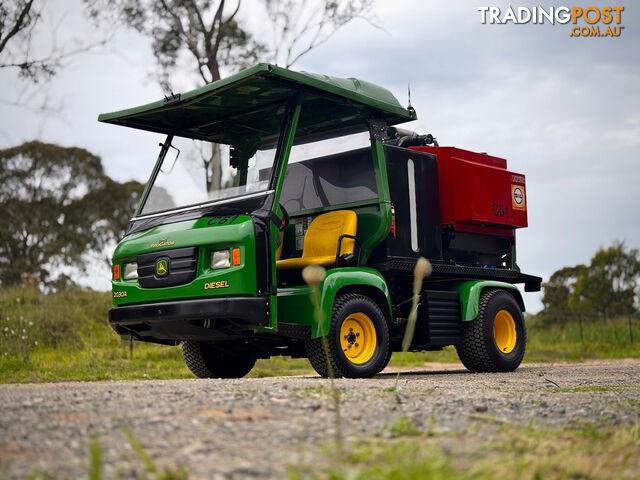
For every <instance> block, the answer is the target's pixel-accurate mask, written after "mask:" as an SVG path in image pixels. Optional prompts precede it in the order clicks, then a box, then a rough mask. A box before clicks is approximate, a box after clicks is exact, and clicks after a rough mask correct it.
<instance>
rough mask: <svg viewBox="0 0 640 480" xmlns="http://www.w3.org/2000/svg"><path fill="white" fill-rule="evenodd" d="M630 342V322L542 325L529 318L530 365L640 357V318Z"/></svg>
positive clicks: (595, 320)
mask: <svg viewBox="0 0 640 480" xmlns="http://www.w3.org/2000/svg"><path fill="white" fill-rule="evenodd" d="M631 325H632V334H633V339H634V342H633V343H631V338H630V335H629V319H628V318H626V317H620V318H611V319H604V318H601V317H596V318H592V319H589V320H584V321H583V322H582V335H581V334H580V330H581V328H580V327H581V322H580V321H579V320H578V319H574V320H571V321H562V322H560V321H553V320H547V321H546V322H543V321H542V320H541V319H540V318H539V317H537V316H532V317H531V318H530V319H527V333H528V342H527V353H526V356H525V361H527V362H549V361H584V360H589V359H598V358H631V357H636V358H637V357H640V319H639V318H637V317H636V318H633V319H632V323H631Z"/></svg>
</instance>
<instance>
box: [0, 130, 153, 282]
mask: <svg viewBox="0 0 640 480" xmlns="http://www.w3.org/2000/svg"><path fill="white" fill-rule="evenodd" d="M0 184H1V185H2V189H1V190H0V208H1V211H2V215H0V282H2V284H3V285H12V284H17V283H19V282H20V281H21V278H22V277H23V276H24V275H31V276H34V275H35V276H38V277H39V278H40V279H41V280H42V281H43V282H46V283H49V282H53V281H55V278H54V275H53V274H52V271H55V270H56V268H57V267H64V266H75V267H77V268H79V269H80V270H82V269H84V267H85V264H84V262H85V260H86V257H87V255H86V254H87V253H88V252H89V251H94V252H103V251H104V250H105V249H107V248H108V246H109V245H111V244H113V243H114V242H115V241H116V240H117V239H118V237H119V236H121V235H122V232H123V230H124V228H125V226H126V223H127V220H128V219H129V218H130V216H131V214H132V212H133V206H134V205H135V202H136V201H137V199H138V198H139V195H140V192H141V191H142V185H141V184H139V183H137V182H128V183H124V184H120V183H118V182H115V181H113V180H112V179H110V178H109V177H108V176H106V175H105V173H104V171H103V169H102V164H101V161H100V158H99V157H97V156H96V155H93V154H92V153H90V152H88V151H87V150H84V149H81V148H65V147H60V146H58V145H51V144H46V143H41V142H29V143H25V144H23V145H20V146H18V147H13V148H9V149H5V150H0Z"/></svg>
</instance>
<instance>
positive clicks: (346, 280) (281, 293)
mask: <svg viewBox="0 0 640 480" xmlns="http://www.w3.org/2000/svg"><path fill="white" fill-rule="evenodd" d="M345 288H356V289H362V288H369V289H374V290H375V291H377V292H379V295H383V296H384V297H385V298H386V303H387V308H388V312H391V303H390V300H389V290H388V288H387V283H386V282H385V280H384V278H383V277H382V275H380V273H379V272H378V271H377V270H374V269H373V268H368V267H362V268H360V267H348V268H334V269H332V270H329V271H328V272H327V276H326V277H325V279H324V281H323V282H322V285H321V286H320V292H321V299H320V305H321V307H322V312H323V328H322V329H321V328H320V326H319V325H317V324H316V323H315V322H314V319H313V307H312V305H311V297H310V296H309V287H308V286H306V285H305V286H296V287H285V288H279V289H278V306H279V308H278V321H280V322H284V323H295V324H299V325H311V327H312V330H311V331H312V334H311V336H312V338H316V337H319V336H320V332H321V331H324V332H325V333H326V332H328V331H329V326H330V322H331V309H332V307H333V301H334V299H335V297H336V295H338V294H339V293H340V291H341V290H342V289H345Z"/></svg>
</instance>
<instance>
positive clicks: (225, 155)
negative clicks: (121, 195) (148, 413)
mask: <svg viewBox="0 0 640 480" xmlns="http://www.w3.org/2000/svg"><path fill="white" fill-rule="evenodd" d="M414 119H416V114H415V111H414V110H413V109H412V108H411V107H409V108H403V107H402V106H401V105H400V104H399V103H398V101H397V100H396V98H395V97H394V96H393V95H392V94H391V93H390V92H389V91H387V90H385V89H383V88H381V87H378V86H376V85H373V84H371V83H368V82H365V81H362V80H357V79H355V78H349V79H341V78H334V77H328V76H324V75H316V74H310V73H304V72H294V71H290V70H287V69H283V68H279V67H277V66H273V65H268V64H259V65H256V66H254V67H252V68H249V69H247V70H244V71H242V72H240V73H238V74H236V75H233V76H231V77H229V78H226V79H223V80H219V81H217V82H214V83H212V84H210V85H207V86H205V87H202V88H199V89H197V90H193V91H190V92H187V93H184V94H182V95H179V94H177V95H173V94H172V95H171V96H170V97H167V98H165V99H164V100H161V101H158V102H155V103H151V104H148V105H143V106H140V107H136V108H132V109H129V110H123V111H119V112H115V113H108V114H102V115H100V117H99V120H100V121H101V122H107V123H113V124H116V125H123V126H128V127H133V128H138V129H141V130H147V131H149V132H155V133H156V134H162V135H163V136H164V137H163V142H162V143H161V146H160V147H161V148H160V154H159V156H158V160H157V162H156V164H155V167H154V168H153V171H152V173H151V176H150V178H149V181H148V183H147V185H146V187H145V190H144V193H143V195H142V198H141V200H140V203H139V205H138V207H137V210H136V212H135V215H134V217H133V218H132V219H131V221H130V222H129V224H128V227H127V230H126V233H125V236H124V238H123V239H122V241H121V242H120V243H119V245H118V246H117V248H116V249H115V252H114V255H113V281H112V285H113V301H114V308H112V309H111V311H110V316H109V320H110V324H111V326H112V327H113V328H114V329H115V330H116V332H118V333H119V334H120V335H122V336H127V337H132V338H134V339H136V340H139V341H144V342H155V343H161V344H166V345H178V344H182V350H183V353H184V359H185V361H186V363H187V365H188V367H189V368H190V369H191V371H192V372H193V373H194V374H195V375H197V376H199V377H242V376H244V375H246V374H247V373H248V372H249V371H250V370H251V368H252V367H253V366H254V364H255V362H256V359H258V358H269V357H271V356H274V355H289V356H292V357H308V358H309V360H310V362H311V365H312V366H313V368H314V369H315V370H316V371H317V372H318V373H319V374H320V375H322V376H327V375H328V365H329V363H330V364H331V365H332V367H333V372H334V373H335V374H336V375H337V376H345V377H370V376H372V375H375V374H377V373H378V372H380V371H381V370H382V369H383V368H384V367H385V366H386V365H387V363H388V362H389V359H390V357H391V353H392V352H393V351H399V350H400V349H401V342H402V337H403V334H404V331H405V327H406V324H407V317H408V315H409V311H410V306H411V299H412V282H413V269H414V265H415V263H416V260H417V259H418V258H419V257H421V256H424V257H426V258H427V259H429V260H430V261H431V263H432V265H433V272H432V274H431V275H430V276H429V277H427V278H426V280H425V282H424V287H423V291H422V292H421V300H420V305H419V309H418V320H417V325H416V330H415V335H414V337H413V342H412V344H411V347H410V350H411V351H422V350H439V349H442V348H443V347H444V346H447V345H455V346H456V348H457V351H458V353H459V356H460V359H461V360H462V362H463V363H464V364H465V365H466V366H467V368H469V369H470V370H472V371H511V370H514V369H515V368H517V367H518V365H519V364H520V362H521V360H522V357H523V355H524V350H525V343H526V333H525V325H524V321H523V315H522V312H523V311H524V303H523V301H522V297H521V294H520V292H519V290H518V289H517V287H516V286H515V284H518V283H522V284H524V285H525V290H527V291H537V290H539V289H540V281H541V279H540V278H538V277H534V276H531V275H525V274H523V273H521V272H520V270H519V268H518V267H517V264H516V254H515V252H516V249H515V229H516V228H519V227H523V226H526V196H525V193H524V192H525V185H524V176H523V175H520V174H515V173H512V172H508V171H507V170H506V161H505V160H503V159H500V158H497V157H491V156H489V155H485V154H478V153H473V152H469V151H466V150H460V149H456V148H453V147H440V146H438V145H437V142H436V141H435V139H434V138H433V137H432V136H431V135H418V134H416V133H414V132H411V131H406V130H402V129H399V128H396V127H394V125H397V124H399V123H403V122H408V121H411V120H414ZM150 141H151V138H150ZM312 264H318V265H322V266H323V267H325V268H326V269H327V274H326V277H325V278H324V280H323V281H322V283H321V285H320V287H319V288H320V292H321V299H320V303H321V307H322V313H323V318H322V322H321V324H318V323H316V322H315V321H314V314H313V308H312V303H311V300H310V287H309V286H308V285H306V284H305V283H304V281H303V280H302V276H301V271H302V269H303V268H304V267H305V266H307V265H312ZM323 333H326V338H327V341H328V346H329V349H328V351H329V358H326V355H325V350H324V349H323V348H322V343H321V342H322V339H321V336H322V335H323Z"/></svg>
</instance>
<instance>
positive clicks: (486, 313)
mask: <svg viewBox="0 0 640 480" xmlns="http://www.w3.org/2000/svg"><path fill="white" fill-rule="evenodd" d="M478 307H479V308H478V316H477V317H476V319H475V320H472V321H470V322H463V326H462V338H463V340H462V343H461V344H460V345H457V346H456V350H457V351H458V357H459V358H460V361H461V362H462V363H463V364H464V366H465V367H467V368H468V369H469V370H471V371H472V372H512V371H514V370H515V369H516V368H518V366H519V365H520V363H521V362H522V358H523V357H524V352H525V346H526V344H527V331H526V328H525V326H524V319H523V317H522V311H521V310H520V306H519V305H518V303H517V302H516V300H515V298H513V295H511V294H509V293H508V292H506V291H504V290H495V289H494V290H483V291H482V294H481V295H480V302H479V305H478ZM504 312H507V313H508V315H507V314H505V313H504ZM509 316H510V317H511V319H512V320H513V325H512V327H514V332H513V333H515V343H513V338H512V337H509V336H507V338H509V339H510V340H509V341H506V342H505V341H501V339H500V336H499V334H496V333H494V324H495V323H496V322H500V323H505V322H504V319H505V317H506V318H509ZM499 317H500V318H499ZM506 323H507V324H509V323H510V321H509V320H507V321H506ZM509 331H510V332H511V327H509ZM496 335H498V336H496ZM503 338H504V337H503ZM498 343H500V344H501V345H503V348H504V350H505V351H502V350H501V349H500V348H499V347H498Z"/></svg>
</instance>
